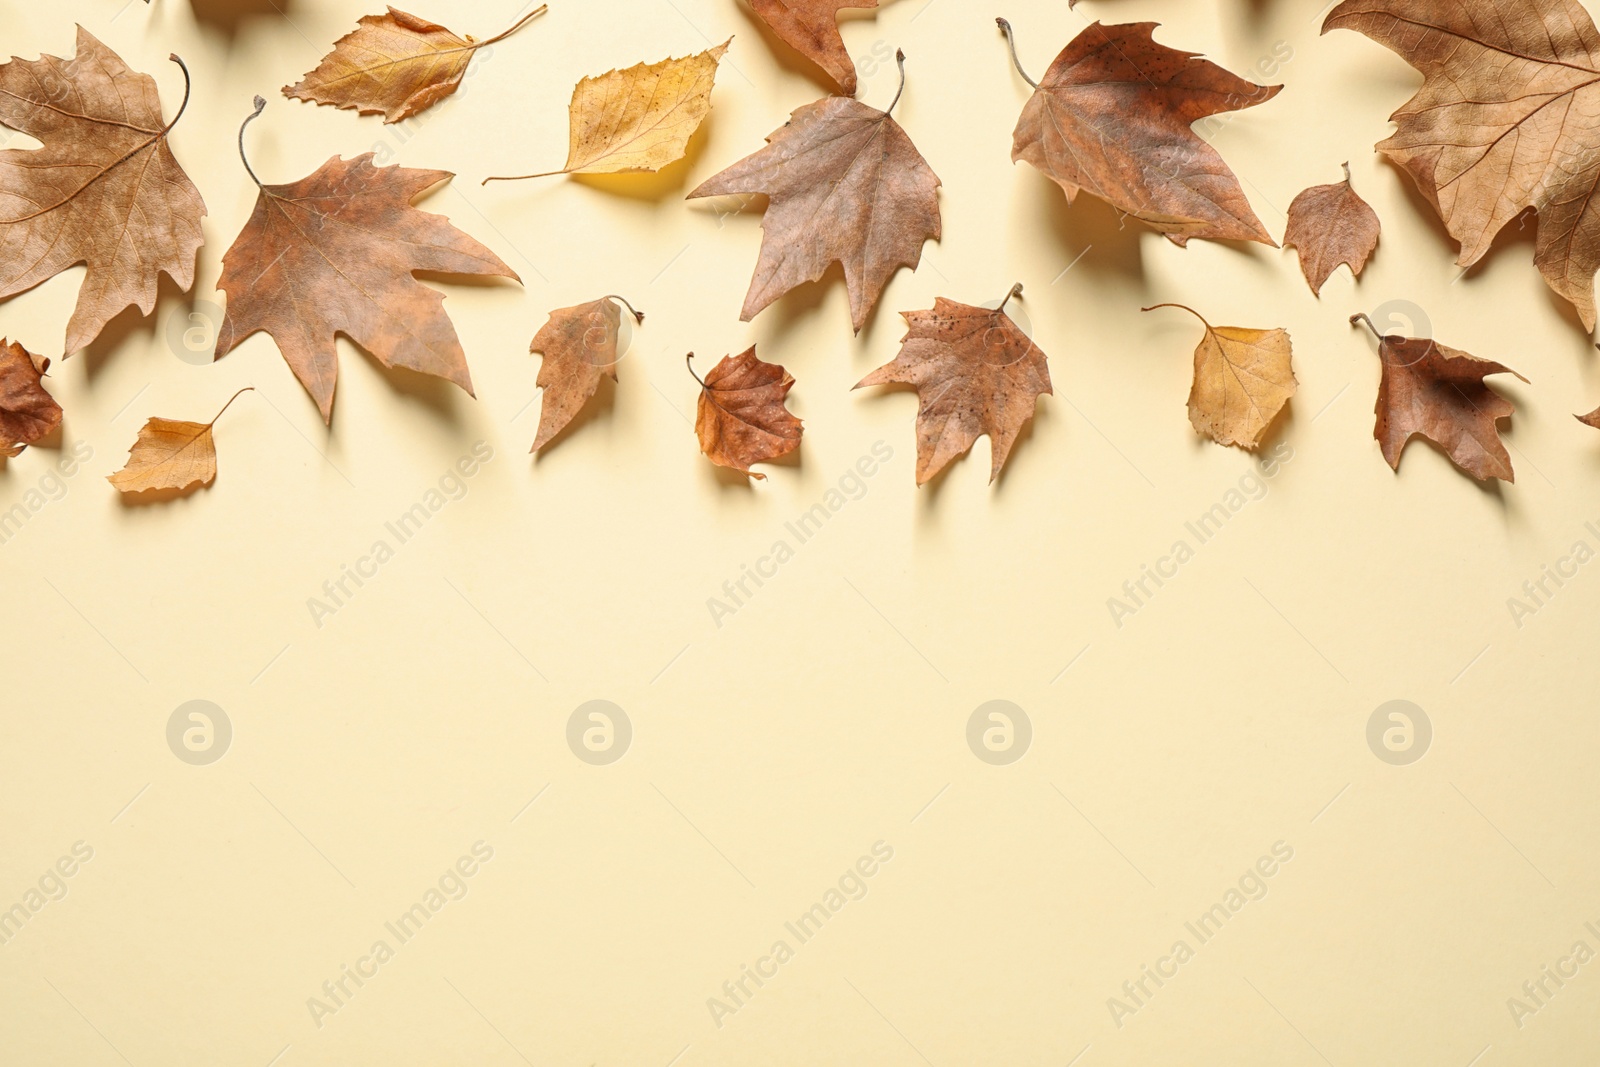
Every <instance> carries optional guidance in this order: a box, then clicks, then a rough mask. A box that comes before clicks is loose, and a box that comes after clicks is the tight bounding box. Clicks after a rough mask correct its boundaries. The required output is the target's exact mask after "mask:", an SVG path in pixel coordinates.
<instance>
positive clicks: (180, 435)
mask: <svg viewBox="0 0 1600 1067" xmlns="http://www.w3.org/2000/svg"><path fill="white" fill-rule="evenodd" d="M248 392H250V388H245V389H241V390H239V391H238V392H237V393H234V394H233V397H232V398H231V399H229V401H228V402H227V403H226V404H224V405H222V411H219V412H217V417H216V418H215V419H212V420H211V421H210V422H204V423H201V422H175V421H174V420H172V419H151V420H150V421H149V422H147V423H145V424H144V427H143V428H142V429H141V430H140V431H139V438H138V440H136V441H134V443H133V448H131V449H129V451H128V462H127V464H126V465H125V466H124V467H123V468H122V469H121V470H119V471H117V473H115V474H112V475H110V476H108V477H107V478H106V481H108V482H110V483H111V484H112V485H114V486H116V487H117V489H118V490H120V491H121V492H124V493H146V492H151V491H153V490H157V489H178V490H182V489H188V488H189V487H190V486H193V485H210V484H211V483H212V482H214V481H215V480H216V478H217V442H216V439H215V438H213V437H212V436H211V428H212V427H213V426H215V425H216V424H217V419H220V418H222V412H223V411H227V410H228V408H230V407H231V406H233V402H234V401H235V400H237V399H239V397H240V396H242V395H244V394H245V393H248Z"/></svg>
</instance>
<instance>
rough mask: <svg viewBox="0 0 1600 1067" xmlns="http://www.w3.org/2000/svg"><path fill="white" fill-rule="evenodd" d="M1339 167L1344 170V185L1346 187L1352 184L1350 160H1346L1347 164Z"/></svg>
mask: <svg viewBox="0 0 1600 1067" xmlns="http://www.w3.org/2000/svg"><path fill="white" fill-rule="evenodd" d="M1339 165H1340V166H1341V167H1343V168H1344V183H1345V184H1346V185H1349V184H1350V163H1349V161H1348V160H1346V161H1345V162H1343V163H1341V164H1339Z"/></svg>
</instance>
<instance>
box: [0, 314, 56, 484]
mask: <svg viewBox="0 0 1600 1067" xmlns="http://www.w3.org/2000/svg"><path fill="white" fill-rule="evenodd" d="M49 369H50V361H49V360H48V359H44V358H43V357H41V356H36V355H34V354H33V353H32V352H29V351H28V350H27V349H25V348H23V347H22V346H21V345H19V344H17V343H16V342H14V341H5V340H0V456H15V455H16V454H18V453H19V452H21V451H22V450H23V449H24V448H26V447H27V446H28V445H31V444H33V443H34V442H35V441H37V440H39V439H40V438H41V437H44V436H45V435H46V434H49V433H52V432H53V431H54V430H55V428H56V427H57V426H60V425H61V405H60V404H57V403H56V402H55V399H54V398H53V397H51V395H50V394H49V393H47V392H45V391H44V384H43V382H42V379H43V377H44V373H45V371H47V370H49Z"/></svg>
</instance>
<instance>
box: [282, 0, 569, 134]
mask: <svg viewBox="0 0 1600 1067" xmlns="http://www.w3.org/2000/svg"><path fill="white" fill-rule="evenodd" d="M547 10H548V8H547V7H545V6H543V5H541V6H540V7H538V8H536V9H535V10H533V11H530V12H528V14H526V15H524V16H523V17H522V18H521V19H520V20H519V21H518V22H517V24H516V25H515V26H512V27H511V28H510V29H509V30H507V31H506V32H504V33H502V34H500V35H499V36H497V37H491V38H489V39H488V40H487V41H479V40H477V39H475V38H473V37H470V36H469V37H458V36H456V35H455V34H454V33H451V32H450V31H449V30H447V29H445V28H444V27H443V26H439V25H436V24H434V23H432V22H429V21H428V20H427V19H422V18H418V17H417V16H415V15H409V14H407V13H406V12H404V11H400V10H397V9H396V8H392V7H391V8H390V9H389V13H388V14H386V15H366V16H364V17H363V18H361V19H360V20H359V22H358V25H357V28H356V29H355V30H353V31H351V32H350V33H348V34H346V35H345V36H343V37H341V38H339V40H338V41H337V42H335V44H334V46H333V51H332V52H329V53H328V54H327V55H326V56H324V57H323V58H322V62H321V63H320V64H318V66H317V69H316V70H313V71H312V72H311V73H309V74H307V75H306V76H305V77H304V78H303V79H302V80H301V81H300V83H299V84H298V85H285V86H284V87H283V95H284V96H287V97H289V98H290V99H291V100H306V101H309V102H311V103H316V104H331V105H333V106H334V107H339V108H344V109H346V110H349V111H356V112H359V113H360V114H362V115H377V114H382V115H383V121H384V122H386V123H389V122H401V121H403V120H405V119H408V118H410V117H411V116H412V115H415V114H417V113H418V112H420V111H426V110H427V109H428V108H430V107H432V106H433V105H434V104H437V103H438V102H439V101H440V100H443V99H444V98H445V97H447V96H449V95H450V94H451V93H454V92H455V91H456V90H457V89H458V88H459V87H460V86H461V78H462V76H463V75H465V74H466V72H467V67H468V66H469V65H470V64H471V63H472V57H473V56H474V55H475V54H477V51H478V49H480V48H486V47H488V46H489V45H492V44H497V43H498V42H500V41H503V40H505V39H506V38H507V37H510V36H511V35H512V34H513V33H516V32H517V31H518V30H520V29H522V27H523V26H526V25H527V24H528V23H529V22H531V21H532V20H533V19H535V18H537V17H539V16H540V15H542V14H544V13H545V11H547Z"/></svg>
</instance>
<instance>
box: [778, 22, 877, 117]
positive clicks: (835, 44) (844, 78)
mask: <svg viewBox="0 0 1600 1067" xmlns="http://www.w3.org/2000/svg"><path fill="white" fill-rule="evenodd" d="M877 6H878V0H750V7H751V8H752V9H754V11H755V13H756V14H757V15H760V16H761V21H762V22H765V23H766V24H767V25H768V26H770V27H772V32H773V33H775V34H777V35H778V38H779V39H780V40H781V41H783V42H784V43H785V44H787V45H789V47H791V48H793V49H795V50H796V51H798V52H799V53H800V54H801V55H803V56H805V57H806V58H807V59H809V60H811V62H813V63H815V64H816V65H817V66H819V67H821V68H822V69H823V70H825V71H827V73H828V77H830V78H832V79H833V80H834V82H835V83H836V84H837V85H838V86H839V91H840V92H842V93H844V94H845V95H846V96H854V95H856V65H855V62H854V61H853V60H852V59H851V58H850V53H849V51H847V50H846V49H845V46H844V37H843V36H842V35H840V33H839V12H840V11H841V10H843V9H844V8H847V7H848V8H874V7H877Z"/></svg>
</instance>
